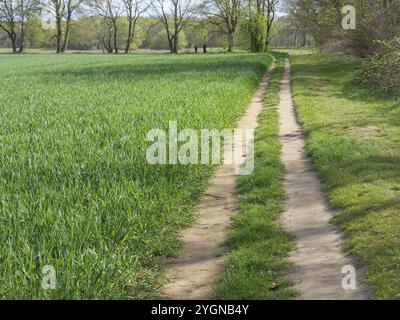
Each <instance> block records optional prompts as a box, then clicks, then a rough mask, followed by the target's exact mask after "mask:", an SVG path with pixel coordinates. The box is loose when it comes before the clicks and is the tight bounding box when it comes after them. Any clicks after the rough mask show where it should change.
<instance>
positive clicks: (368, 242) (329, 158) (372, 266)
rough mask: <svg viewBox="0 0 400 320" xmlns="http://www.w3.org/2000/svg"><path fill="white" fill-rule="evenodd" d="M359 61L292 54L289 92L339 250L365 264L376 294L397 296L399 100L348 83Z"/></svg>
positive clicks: (399, 273)
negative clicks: (342, 237)
mask: <svg viewBox="0 0 400 320" xmlns="http://www.w3.org/2000/svg"><path fill="white" fill-rule="evenodd" d="M359 65H360V63H359V61H357V60H355V59H352V58H348V57H344V56H326V55H317V54H295V55H293V56H292V67H293V75H292V83H293V98H294V102H295V105H296V107H297V112H298V117H299V121H300V123H301V125H302V127H303V129H304V130H305V132H306V134H307V135H308V143H307V150H308V152H309V154H310V155H311V157H312V159H313V162H314V164H315V166H316V167H317V168H318V170H319V172H320V173H321V176H322V179H323V180H324V182H325V184H326V185H325V191H326V192H327V196H328V199H329V202H330V204H331V205H332V206H333V207H334V208H337V209H338V213H337V215H336V216H335V218H334V221H335V222H336V223H338V224H339V225H340V226H341V227H342V228H343V229H344V231H345V233H346V236H347V239H346V242H345V249H346V250H347V251H349V252H352V253H354V254H356V255H357V256H358V257H359V258H361V260H362V262H363V263H364V264H365V265H366V266H367V268H368V274H367V280H368V281H369V283H370V284H371V286H372V288H373V290H374V292H375V295H376V297H377V298H378V299H395V298H399V294H400V231H399V230H400V200H399V199H400V144H399V142H400V101H399V100H396V99H393V98H383V97H377V96H374V95H373V94H371V92H369V91H367V90H363V89H360V88H357V87H355V86H354V84H353V78H354V73H355V72H356V70H357V69H358V68H359Z"/></svg>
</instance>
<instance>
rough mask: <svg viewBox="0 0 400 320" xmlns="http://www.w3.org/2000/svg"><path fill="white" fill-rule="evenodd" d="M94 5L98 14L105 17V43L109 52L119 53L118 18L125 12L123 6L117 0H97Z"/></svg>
mask: <svg viewBox="0 0 400 320" xmlns="http://www.w3.org/2000/svg"><path fill="white" fill-rule="evenodd" d="M92 5H93V7H94V8H95V10H96V12H97V14H98V15H99V16H101V17H102V18H103V24H104V25H103V26H104V29H103V30H104V37H103V45H104V46H105V48H106V49H107V52H109V53H111V52H113V51H114V52H115V53H118V52H119V50H118V20H119V18H120V17H121V15H122V14H123V12H124V8H123V6H122V5H121V3H120V2H119V1H117V0H95V1H94V2H93V4H92ZM106 39H107V40H106ZM111 39H112V42H113V44H111Z"/></svg>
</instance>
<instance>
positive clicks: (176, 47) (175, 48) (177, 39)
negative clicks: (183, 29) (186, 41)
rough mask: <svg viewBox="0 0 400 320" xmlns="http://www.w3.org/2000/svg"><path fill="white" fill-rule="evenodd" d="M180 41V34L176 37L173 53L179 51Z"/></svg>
mask: <svg viewBox="0 0 400 320" xmlns="http://www.w3.org/2000/svg"><path fill="white" fill-rule="evenodd" d="M178 41H179V36H178V35H175V37H174V42H173V43H174V52H173V53H178Z"/></svg>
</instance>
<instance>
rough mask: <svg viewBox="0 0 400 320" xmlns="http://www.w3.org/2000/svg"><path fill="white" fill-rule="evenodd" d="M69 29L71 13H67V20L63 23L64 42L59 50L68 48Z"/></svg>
mask: <svg viewBox="0 0 400 320" xmlns="http://www.w3.org/2000/svg"><path fill="white" fill-rule="evenodd" d="M70 30H71V15H70V14H68V17H67V21H66V24H65V34H64V42H63V45H62V48H61V52H65V51H67V50H68V41H69V33H70Z"/></svg>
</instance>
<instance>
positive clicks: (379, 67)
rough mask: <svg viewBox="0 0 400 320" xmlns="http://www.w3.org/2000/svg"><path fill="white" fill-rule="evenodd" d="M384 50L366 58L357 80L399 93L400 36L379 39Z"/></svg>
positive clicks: (383, 90)
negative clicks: (386, 39)
mask: <svg viewBox="0 0 400 320" xmlns="http://www.w3.org/2000/svg"><path fill="white" fill-rule="evenodd" d="M379 44H380V45H381V46H382V48H383V49H382V51H381V52H380V53H379V54H377V55H375V56H374V57H372V58H370V59H368V60H366V61H365V62H364V63H363V65H362V68H361V70H360V71H359V72H357V74H356V76H355V82H356V83H357V84H359V85H361V86H363V87H366V88H370V89H374V90H376V91H379V92H385V93H391V94H395V95H399V92H400V72H399V71H400V37H397V38H394V39H393V40H390V41H379Z"/></svg>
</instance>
